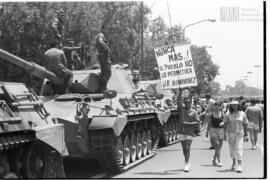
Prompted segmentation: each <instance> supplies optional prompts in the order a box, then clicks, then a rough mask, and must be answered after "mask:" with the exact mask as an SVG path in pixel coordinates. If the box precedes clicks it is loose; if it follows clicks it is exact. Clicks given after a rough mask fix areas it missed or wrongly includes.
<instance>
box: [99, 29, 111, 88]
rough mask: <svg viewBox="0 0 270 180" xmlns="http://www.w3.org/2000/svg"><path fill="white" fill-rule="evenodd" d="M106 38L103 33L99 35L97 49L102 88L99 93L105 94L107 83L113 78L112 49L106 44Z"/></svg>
mask: <svg viewBox="0 0 270 180" xmlns="http://www.w3.org/2000/svg"><path fill="white" fill-rule="evenodd" d="M105 40H106V39H105V37H104V34H103V33H100V34H98V35H97V38H96V49H97V60H98V61H99V64H100V69H101V73H100V88H99V90H98V92H104V91H105V90H106V89H107V83H108V81H109V79H110V77H111V60H110V55H109V53H110V48H109V47H108V45H107V44H106V43H105Z"/></svg>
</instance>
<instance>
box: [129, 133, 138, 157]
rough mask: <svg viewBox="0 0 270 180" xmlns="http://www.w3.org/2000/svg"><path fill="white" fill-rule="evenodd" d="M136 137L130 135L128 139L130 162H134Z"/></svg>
mask: <svg viewBox="0 0 270 180" xmlns="http://www.w3.org/2000/svg"><path fill="white" fill-rule="evenodd" d="M136 144H137V142H136V137H135V134H134V133H132V134H131V137H130V160H131V162H134V161H136Z"/></svg>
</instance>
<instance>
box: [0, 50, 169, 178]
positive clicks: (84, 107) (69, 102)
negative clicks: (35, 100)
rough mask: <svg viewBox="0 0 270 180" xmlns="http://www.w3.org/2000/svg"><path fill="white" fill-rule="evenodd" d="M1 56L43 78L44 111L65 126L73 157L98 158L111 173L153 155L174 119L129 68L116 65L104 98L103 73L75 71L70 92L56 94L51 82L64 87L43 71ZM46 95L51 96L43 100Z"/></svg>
mask: <svg viewBox="0 0 270 180" xmlns="http://www.w3.org/2000/svg"><path fill="white" fill-rule="evenodd" d="M0 57H1V58H3V59H5V60H7V61H9V62H11V63H13V64H16V65H18V66H20V67H22V68H24V69H25V70H26V71H27V72H29V73H31V74H33V75H35V76H37V77H40V78H41V79H44V78H45V79H44V82H43V86H42V88H41V95H43V96H42V100H44V102H45V103H44V107H45V108H46V109H47V110H48V111H49V112H50V114H51V118H53V119H54V120H55V121H57V122H58V123H61V124H64V127H65V132H68V133H65V142H66V145H67V150H68V154H69V155H70V156H84V157H92V158H96V159H97V160H98V161H99V163H100V165H101V166H102V168H103V169H104V170H105V171H106V172H109V173H113V174H115V173H120V172H122V171H124V170H125V169H127V168H129V167H132V166H134V165H136V164H137V163H139V162H141V161H143V160H144V159H146V158H148V157H151V156H152V155H154V154H155V153H154V150H155V148H156V147H157V145H158V142H159V136H160V135H159V133H160V130H161V126H162V125H163V124H164V122H167V119H168V118H169V117H170V116H171V110H170V107H169V106H168V105H166V104H162V98H163V96H160V95H156V96H150V95H149V94H148V92H146V91H141V89H140V88H139V86H138V84H137V82H138V80H139V77H138V73H135V72H134V71H133V72H131V70H130V69H129V68H128V66H126V65H124V64H118V65H112V68H111V70H112V75H111V78H110V80H109V82H108V85H107V87H108V89H111V90H109V91H105V92H104V93H102V94H100V93H97V90H98V89H99V72H100V70H99V69H95V70H81V71H73V80H72V82H73V83H72V85H71V86H70V88H69V92H68V93H67V94H61V95H57V94H56V93H55V91H54V89H53V86H51V85H52V83H53V84H54V85H57V86H61V85H62V84H63V79H60V78H58V77H56V75H55V74H53V73H52V72H49V71H48V70H46V69H45V68H44V67H42V66H39V65H37V64H34V63H32V62H27V61H25V60H23V59H21V58H19V57H17V56H14V55H12V54H10V53H8V52H6V51H3V50H0ZM44 95H46V96H44Z"/></svg>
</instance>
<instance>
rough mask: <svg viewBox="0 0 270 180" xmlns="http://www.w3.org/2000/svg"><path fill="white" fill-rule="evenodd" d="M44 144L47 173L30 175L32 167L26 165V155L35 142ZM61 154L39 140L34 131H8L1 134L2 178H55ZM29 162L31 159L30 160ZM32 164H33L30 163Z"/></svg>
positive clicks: (0, 162) (0, 174) (0, 157)
mask: <svg viewBox="0 0 270 180" xmlns="http://www.w3.org/2000/svg"><path fill="white" fill-rule="evenodd" d="M37 143H39V144H42V146H44V147H45V151H44V152H48V153H50V154H46V155H48V156H46V159H47V162H46V167H45V169H46V170H45V171H46V175H45V176H43V177H29V172H30V169H28V168H27V167H26V165H25V164H26V163H25V162H27V161H26V157H25V156H26V155H27V153H29V152H28V151H29V149H30V148H32V147H33V144H37ZM59 158H60V156H59V154H58V152H56V151H53V150H52V148H51V147H49V146H48V145H46V144H45V143H43V142H41V141H38V139H36V137H35V134H34V133H33V132H27V133H26V132H25V131H23V132H14V133H13V132H12V133H10V132H8V133H5V134H1V137H0V168H1V167H3V169H4V170H3V171H1V172H0V178H55V177H56V173H58V172H56V171H55V170H56V169H58V167H59ZM28 162H29V160H28ZM28 164H29V165H30V166H31V165H32V164H30V163H28Z"/></svg>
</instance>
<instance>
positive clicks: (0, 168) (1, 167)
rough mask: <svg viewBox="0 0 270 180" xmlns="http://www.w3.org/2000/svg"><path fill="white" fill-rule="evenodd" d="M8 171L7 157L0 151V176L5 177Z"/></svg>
mask: <svg viewBox="0 0 270 180" xmlns="http://www.w3.org/2000/svg"><path fill="white" fill-rule="evenodd" d="M8 172H9V163H8V157H7V156H6V155H5V154H2V153H0V178H1V177H5V175H6V174H7V173H8Z"/></svg>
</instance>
